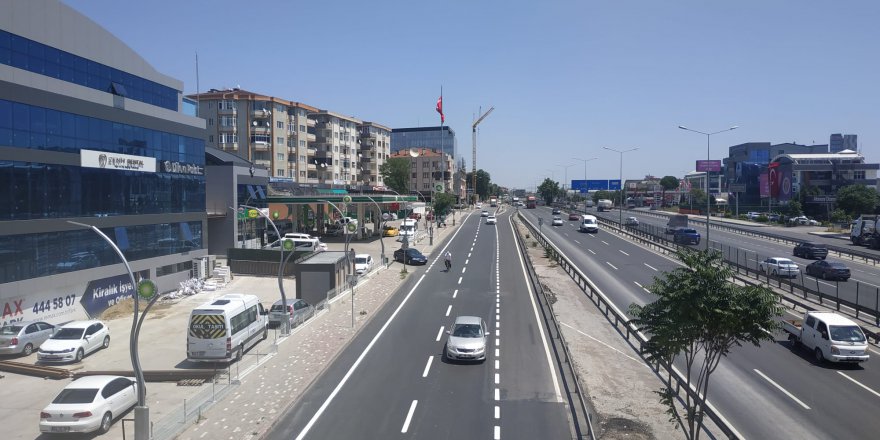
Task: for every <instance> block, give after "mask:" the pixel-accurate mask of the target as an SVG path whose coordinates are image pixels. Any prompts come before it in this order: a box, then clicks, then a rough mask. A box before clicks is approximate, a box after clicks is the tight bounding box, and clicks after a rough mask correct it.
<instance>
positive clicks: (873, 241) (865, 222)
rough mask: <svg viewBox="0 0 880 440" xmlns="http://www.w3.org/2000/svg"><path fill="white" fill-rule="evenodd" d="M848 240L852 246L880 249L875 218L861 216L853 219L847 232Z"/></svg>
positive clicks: (874, 216) (872, 216) (873, 216)
mask: <svg viewBox="0 0 880 440" xmlns="http://www.w3.org/2000/svg"><path fill="white" fill-rule="evenodd" d="M849 239H850V240H851V241H852V242H853V244H857V245H862V246H868V247H870V248H873V249H877V248H878V247H880V240H878V237H877V216H876V215H862V216H860V217H859V218H857V219H855V220H854V221H853V224H852V229H851V230H850V232H849Z"/></svg>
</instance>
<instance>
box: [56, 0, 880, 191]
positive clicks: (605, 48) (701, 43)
mask: <svg viewBox="0 0 880 440" xmlns="http://www.w3.org/2000/svg"><path fill="white" fill-rule="evenodd" d="M66 3H67V4H69V5H71V6H72V7H73V8H75V9H77V10H78V11H80V12H81V13H83V14H85V15H86V16H88V17H89V18H91V19H92V20H94V21H95V22H97V23H98V24H99V25H101V26H103V27H105V28H106V29H108V30H109V31H110V32H112V33H113V34H115V35H116V36H117V37H118V38H119V39H121V40H122V41H123V42H125V43H126V44H128V45H129V46H130V47H132V48H133V49H134V50H135V51H137V52H138V53H140V54H141V55H142V56H143V57H144V58H145V59H146V60H147V61H148V62H149V63H151V64H152V65H153V66H154V67H155V68H156V69H158V70H159V71H160V72H162V73H165V74H167V75H170V76H172V77H175V78H177V79H180V80H182V81H183V82H184V83H185V92H186V93H193V92H195V91H196V73H195V54H196V52H198V54H199V72H200V88H201V90H202V91H205V90H207V89H209V88H222V87H235V86H241V87H242V88H244V89H247V90H251V91H254V92H258V93H264V94H267V95H271V96H276V97H280V98H284V99H290V100H294V101H301V102H304V103H307V104H310V105H313V106H316V107H319V108H322V109H327V110H330V111H334V112H339V113H343V114H348V115H352V116H355V117H358V118H362V119H365V120H370V121H376V122H379V123H382V124H384V125H387V126H390V127H413V126H428V125H436V124H437V123H438V122H439V121H438V117H437V114H436V112H435V111H434V105H435V103H436V100H437V97H438V95H439V93H440V86H441V85H442V86H443V93H444V104H445V113H446V121H447V124H448V125H449V126H450V127H452V129H453V130H455V131H456V134H457V136H458V145H459V152H460V154H463V156H464V157H465V159H466V160H467V162H468V168H469V169H470V166H471V133H470V132H471V129H470V126H471V123H472V122H473V119H474V115H475V114H477V112H478V111H479V109H480V107H481V106H482V108H483V110H486V109H488V108H489V106H494V107H495V111H494V112H493V113H492V115H490V116H489V117H488V118H487V119H486V120H485V121H484V122H483V123H482V124H481V125H480V132H479V139H478V151H477V166H478V168H482V169H485V170H486V171H488V172H489V173H490V174H491V176H492V180H493V181H494V182H496V183H498V184H501V185H507V186H512V187H530V186H534V185H535V182H536V181H538V180H539V179H543V178H544V177H548V176H551V174H552V176H553V177H554V178H555V179H556V180H558V181H561V180H562V179H563V176H564V170H563V168H562V167H560V166H557V165H570V164H575V166H572V167H570V168H568V179H569V180H571V179H582V178H583V177H584V176H583V174H584V167H583V163H582V162H578V161H574V160H572V159H571V158H572V157H580V158H584V159H588V158H592V157H598V159H597V160H594V161H591V162H589V163H588V170H587V174H588V175H587V178H589V179H607V178H617V176H618V159H619V155H618V154H617V153H612V152H610V151H607V150H603V149H602V147H603V146H607V147H612V148H616V149H626V148H634V147H638V148H639V150H638V151H636V152H632V153H627V154H626V155H625V161H624V170H623V173H624V178H638V177H643V176H645V175H647V174H652V175H655V176H664V175H675V176H679V177H680V176H681V175H683V174H684V173H685V172H686V171H690V170H693V169H694V161H695V160H697V159H705V158H706V137H705V136H701V135H698V134H695V133H690V132H686V131H683V130H680V129H678V128H677V127H678V126H679V125H684V126H687V127H690V128H694V129H696V130H700V131H704V132H708V131H717V130H723V129H724V128H727V127H730V126H732V125H738V126H739V127H740V128H739V129H737V130H734V131H732V132H726V133H722V134H719V135H715V136H712V158H713V159H719V158H721V157H722V156H726V155H727V147H729V146H731V145H736V144H739V143H743V142H753V141H754V142H762V141H763V142H773V143H781V142H792V141H794V142H799V143H813V142H815V143H823V144H824V143H828V137H829V135H830V134H831V133H844V134H849V133H852V134H857V135H858V136H859V146H860V148H861V149H862V151H863V153H864V154H865V155H866V156H867V158H868V160H869V161H872V162H876V161H878V160H880V157H878V154H877V152H876V151H877V150H876V143H877V142H878V139H880V133H878V131H880V121H878V108H880V85H878V84H880V80H878V78H880V25H878V23H880V2H878V1H877V0H858V1H855V0H853V1H850V0H848V1H827V0H821V1H820V0H798V1H794V0H792V1H783V0H773V1H767V0H737V1H724V2H722V1H706V0H687V1H675V0H669V1H657V0H645V1H611V0H607V1H583V0H582V1H554V0H545V1H529V2H520V1H511V0H506V1H502V0H453V1H433V2H428V1H420V0H398V1H382V0H376V1H357V2H354V1H344V0H340V1H320V0H310V1H258V2H242V1H217V0H212V1H207V0H204V1H202V0H199V1H193V0H175V1H167V0H151V1H139V2H119V1H117V0H66Z"/></svg>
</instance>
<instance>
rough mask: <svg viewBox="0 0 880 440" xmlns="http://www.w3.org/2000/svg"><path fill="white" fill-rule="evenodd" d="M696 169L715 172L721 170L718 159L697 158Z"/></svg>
mask: <svg viewBox="0 0 880 440" xmlns="http://www.w3.org/2000/svg"><path fill="white" fill-rule="evenodd" d="M697 171H701V172H706V171H709V172H713V173H717V172H720V171H721V161H720V160H698V161H697Z"/></svg>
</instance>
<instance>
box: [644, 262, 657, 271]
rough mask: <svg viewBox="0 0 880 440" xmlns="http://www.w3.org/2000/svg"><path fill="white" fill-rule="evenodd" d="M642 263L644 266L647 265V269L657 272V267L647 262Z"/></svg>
mask: <svg viewBox="0 0 880 440" xmlns="http://www.w3.org/2000/svg"><path fill="white" fill-rule="evenodd" d="M643 264H644V265H645V266H648V269H651V270H653V271H654V272H658V270H657V268H655V267H654V266H651V265H650V264H648V263H643Z"/></svg>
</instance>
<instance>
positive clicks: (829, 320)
mask: <svg viewBox="0 0 880 440" xmlns="http://www.w3.org/2000/svg"><path fill="white" fill-rule="evenodd" d="M782 329H783V330H785V332H786V333H788V340H789V341H791V344H792V345H791V348H792V349H795V348H797V347H799V346H803V347H804V348H806V349H807V350H810V351H812V352H813V355H814V356H815V358H816V362H819V363H822V362H823V361H826V360H827V361H831V362H847V363H859V362H865V361H867V360H868V358H870V355H868V339H867V338H866V337H865V333H864V332H862V329H861V327H859V326H858V325H857V324H856V323H855V322H853V321H851V320H850V319H849V318H846V317H844V316H842V315H838V314H837V313H834V312H806V313H804V318H803V319H802V320H791V321H783V322H782Z"/></svg>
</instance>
